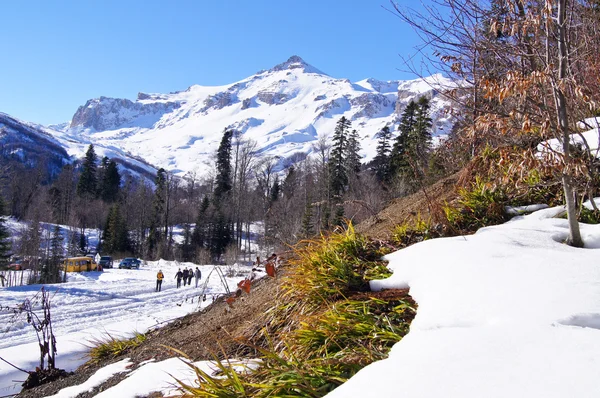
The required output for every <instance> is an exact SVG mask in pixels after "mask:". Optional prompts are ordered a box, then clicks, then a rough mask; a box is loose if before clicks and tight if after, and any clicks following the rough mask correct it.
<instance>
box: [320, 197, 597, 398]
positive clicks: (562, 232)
mask: <svg viewBox="0 0 600 398" xmlns="http://www.w3.org/2000/svg"><path fill="white" fill-rule="evenodd" d="M561 212H563V209H562V208H551V209H545V210H539V211H537V212H535V213H533V214H531V215H528V216H521V217H516V218H514V219H513V220H511V221H510V222H508V223H506V224H503V225H499V226H494V227H488V228H483V229H481V230H479V231H478V232H477V233H476V234H475V235H472V236H464V237H455V238H443V239H435V240H431V241H426V242H423V243H419V244H417V245H414V246H411V247H408V248H406V249H404V250H400V251H398V252H395V253H393V254H390V255H388V256H387V259H388V260H389V261H390V268H391V269H393V275H392V276H391V277H390V278H388V279H385V280H379V281H373V282H372V283H371V287H372V288H373V289H376V290H379V289H385V288H400V287H407V286H408V287H410V294H411V295H412V296H413V298H414V299H415V301H416V302H417V303H418V305H419V308H418V310H417V315H416V317H415V319H414V321H413V323H412V325H411V329H410V332H409V333H408V335H407V336H406V337H405V338H404V339H403V340H402V341H400V342H399V343H397V344H396V345H395V346H394V347H393V348H392V351H391V353H390V356H389V358H388V359H386V360H383V361H379V362H375V363H373V364H372V365H370V366H367V367H366V368H364V369H362V370H361V371H360V372H359V373H358V374H357V375H356V376H355V377H353V378H352V379H350V380H349V381H348V382H347V383H345V384H344V385H342V386H341V387H340V388H338V389H336V390H335V391H333V392H332V393H330V394H329V395H328V397H333V398H337V397H344V398H348V397H384V396H394V397H411V398H412V397H441V396H444V397H462V398H465V397H466V398H469V397H546V398H547V397H557V398H558V397H597V396H599V395H600V379H599V378H598V374H597V373H598V372H597V370H598V366H599V365H600V330H598V329H599V328H600V264H599V260H598V258H599V257H598V255H599V252H598V251H597V250H594V248H598V247H600V225H585V224H581V227H582V233H583V236H584V240H585V242H586V248H585V249H577V248H573V247H570V246H567V245H565V244H563V243H562V242H563V241H564V240H565V239H566V237H567V236H568V225H567V221H566V220H564V219H556V218H552V217H554V216H555V215H557V214H559V213H561Z"/></svg>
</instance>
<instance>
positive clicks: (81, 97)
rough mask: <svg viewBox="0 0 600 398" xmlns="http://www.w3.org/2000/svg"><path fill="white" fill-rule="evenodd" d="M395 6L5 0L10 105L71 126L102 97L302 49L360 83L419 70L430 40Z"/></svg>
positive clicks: (251, 67) (331, 0)
mask: <svg viewBox="0 0 600 398" xmlns="http://www.w3.org/2000/svg"><path fill="white" fill-rule="evenodd" d="M399 3H401V4H407V5H411V4H414V3H415V1H411V0H399ZM383 7H386V8H390V4H389V2H388V0H295V1H293V0H253V1H250V0H247V1H242V0H239V1H229V0H190V1H175V0H170V1H167V0H164V1H155V0H144V1H134V0H117V1H113V0H98V1H94V0H90V1H87V0H78V1H67V0H57V1H47V0H44V1H28V0H19V1H3V2H2V3H1V4H0V12H1V13H2V22H1V23H0V37H1V38H2V40H1V43H2V44H1V49H2V50H1V51H2V53H1V54H2V57H1V61H0V112H5V113H8V114H9V115H12V116H14V117H17V118H20V119H22V120H25V121H29V122H34V123H40V124H51V123H60V122H64V121H68V120H70V119H71V117H72V116H73V114H74V113H75V111H76V110H77V107H78V106H80V105H82V104H84V103H85V101H87V100H88V99H90V98H96V97H99V96H101V95H104V96H108V97H118V98H129V99H135V98H136V95H137V93H138V92H140V91H141V92H170V91H179V90H185V89H186V88H187V87H189V86H191V85H192V84H200V85H221V84H227V83H233V82H235V81H237V80H241V79H243V78H245V77H248V76H250V75H252V74H254V73H256V72H257V71H259V70H261V69H269V68H270V67H272V66H274V65H276V64H278V63H281V62H284V61H285V60H287V58H289V57H290V56H291V55H299V56H301V57H302V58H303V59H304V60H305V61H306V62H308V63H309V64H311V65H313V66H315V67H316V68H318V69H320V70H322V71H324V72H326V73H328V74H329V75H331V76H334V77H338V78H348V79H350V80H352V81H357V80H361V79H364V78H367V77H373V78H376V79H380V80H396V79H410V78H414V77H415V76H414V75H411V74H409V73H407V72H403V70H405V69H406V68H405V67H403V65H402V61H401V58H400V57H399V54H403V55H410V54H411V53H413V52H414V47H415V45H417V44H418V39H417V38H416V36H415V35H414V33H413V32H412V30H411V28H410V27H408V26H406V25H403V24H402V23H401V21H400V20H399V19H398V18H397V17H395V16H394V15H392V14H391V13H389V12H388V11H386V10H385V9H384V8H383ZM399 69H400V70H399Z"/></svg>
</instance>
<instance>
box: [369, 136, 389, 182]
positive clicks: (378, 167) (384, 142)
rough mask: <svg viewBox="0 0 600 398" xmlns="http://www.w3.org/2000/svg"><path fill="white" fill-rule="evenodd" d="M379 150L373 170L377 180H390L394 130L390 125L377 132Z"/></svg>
mask: <svg viewBox="0 0 600 398" xmlns="http://www.w3.org/2000/svg"><path fill="white" fill-rule="evenodd" d="M377 137H378V141H377V152H376V155H375V158H373V171H374V172H375V176H376V177H377V180H379V181H380V182H389V180H390V150H391V146H390V139H391V138H392V131H391V130H390V128H389V127H388V126H385V127H384V128H382V129H381V130H380V131H379V133H377Z"/></svg>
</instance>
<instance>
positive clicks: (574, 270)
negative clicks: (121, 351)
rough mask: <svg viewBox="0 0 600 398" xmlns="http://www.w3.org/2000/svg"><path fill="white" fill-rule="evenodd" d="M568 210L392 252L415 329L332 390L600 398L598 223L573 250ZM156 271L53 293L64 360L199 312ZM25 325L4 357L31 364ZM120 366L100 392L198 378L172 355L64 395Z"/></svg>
mask: <svg viewBox="0 0 600 398" xmlns="http://www.w3.org/2000/svg"><path fill="white" fill-rule="evenodd" d="M560 212H562V209H558V208H550V209H541V210H538V211H536V212H535V213H533V214H531V215H528V216H518V217H515V218H514V219H513V220H511V221H510V222H508V223H506V224H504V225H500V226H495V227H489V228H483V229H481V230H480V231H478V233H477V234H475V235H471V236H464V237H456V238H443V239H435V240H430V241H426V242H422V243H419V244H416V245H413V246H411V247H409V248H406V249H404V250H401V251H398V252H396V253H393V254H391V255H389V256H388V259H389V261H390V267H391V268H392V269H393V271H394V273H393V275H392V276H391V277H390V278H388V279H386V280H380V281H373V282H372V287H373V288H374V289H383V288H403V287H410V293H411V295H412V296H413V298H414V299H415V300H416V301H417V303H418V304H419V308H418V312H417V316H416V318H415V319H414V321H413V323H412V325H411V330H410V333H409V334H408V335H407V336H406V337H405V338H404V339H403V340H402V341H400V342H399V343H397V344H396V345H395V346H394V347H393V349H392V351H391V353H390V356H389V358H388V359H386V360H383V361H379V362H375V363H373V364H372V365H370V366H367V367H366V368H364V369H363V370H361V371H360V372H359V373H358V374H357V375H356V376H355V377H353V378H352V379H351V380H350V381H348V382H347V383H346V384H344V385H342V386H341V387H339V388H338V389H336V390H335V391H333V392H332V393H330V394H329V395H328V397H329V398H332V397H333V398H338V397H342V398H352V397H361V398H363V397H411V398H413V397H436V398H437V397H457V398H458V397H460V398H470V397H473V398H475V397H477V398H479V397H486V398H489V397H545V398H548V397H556V398H558V397H561V398H562V397H598V396H600V378H598V369H599V367H600V265H599V260H598V259H599V252H598V250H597V249H600V225H584V224H582V235H583V238H584V240H585V242H586V248H584V249H577V248H573V247H569V246H566V245H565V244H563V243H562V242H563V241H564V240H565V238H566V237H567V235H568V226H567V221H566V220H564V219H559V218H554V216H556V215H557V214H558V213H560ZM157 267H158V266H157V265H153V266H152V267H151V268H150V269H142V270H140V271H139V272H138V271H135V270H132V271H118V270H110V271H108V272H106V273H104V274H102V275H100V274H93V273H92V274H88V275H76V276H74V277H73V278H72V279H71V281H70V282H69V283H68V284H67V285H64V289H61V291H62V292H61V291H59V292H58V293H57V296H56V298H55V300H56V304H57V306H58V308H62V309H63V310H64V311H65V312H66V313H68V314H70V315H69V316H68V317H65V318H63V319H62V320H61V322H60V326H58V328H59V329H60V331H61V333H60V335H59V336H60V337H59V350H60V351H59V353H60V355H61V356H60V357H59V361H62V363H61V366H65V365H64V364H65V363H67V365H68V366H67V367H71V368H72V367H74V366H75V365H76V364H77V363H81V361H82V360H81V355H82V354H83V352H84V351H85V343H84V341H85V338H84V336H85V334H86V333H87V332H88V331H91V332H92V333H102V331H103V330H110V331H111V332H113V331H114V332H117V331H118V332H131V331H133V330H136V329H137V330H140V331H142V330H144V329H145V328H147V327H149V326H152V325H153V324H156V322H159V321H160V320H162V319H170V318H172V317H174V316H179V315H182V314H183V313H185V312H187V311H189V310H191V309H193V308H195V306H196V303H195V302H194V303H189V299H190V298H191V297H192V296H193V294H192V290H193V289H186V290H181V289H180V290H177V289H175V288H174V287H173V282H172V281H169V280H167V282H166V283H167V284H166V286H165V288H166V289H165V291H164V292H163V293H161V294H157V293H154V292H152V289H153V279H154V273H155V271H156V268H157ZM165 268H166V266H163V270H165ZM174 268H175V267H173V266H171V268H170V269H167V270H166V271H167V277H169V275H172V274H174ZM204 272H206V268H205V267H204ZM169 282H170V284H169ZM215 282H217V281H216V280H215ZM231 282H235V281H234V280H232V281H231ZM211 286H214V289H215V290H217V289H218V288H219V287H218V283H215V284H214V285H213V283H212V282H211ZM27 289H30V290H29V292H27ZM27 289H26V288H23V289H11V290H8V289H4V290H2V291H0V300H1V301H2V304H5V303H4V301H5V299H6V300H8V299H9V298H10V300H12V302H17V301H18V300H19V299H22V298H23V297H25V296H26V295H27V293H29V294H31V293H33V288H27ZM186 298H188V302H185V299H186ZM173 303H182V306H181V307H179V306H174V305H173ZM68 311H70V312H68ZM60 312H61V311H59V310H58V309H57V310H56V313H57V316H58V313H60ZM71 318H73V319H71ZM57 319H58V318H57ZM77 319H79V321H77ZM57 322H58V321H57ZM82 329H83V330H82ZM25 330H26V329H25V328H24V326H23V327H22V328H21V329H20V331H15V332H7V333H6V334H5V335H6V338H5V339H2V341H0V347H1V348H2V349H1V350H0V355H2V356H7V357H9V358H10V359H12V360H15V361H20V362H19V363H25V364H33V363H35V357H36V355H35V347H34V344H32V342H34V341H35V340H34V338H33V336H32V335H31V334H30V333H29V334H28V333H26V332H25ZM23 334H24V335H23ZM15 344H20V345H18V346H16V347H15V346H14V345H15ZM19 358H28V359H27V360H25V359H19ZM199 365H200V366H202V367H203V368H205V369H208V367H209V366H210V364H208V363H201V364H199ZM1 369H2V379H1V380H2V383H3V384H2V385H3V386H5V388H4V390H2V391H0V395H2V393H4V394H6V393H8V392H10V390H9V389H7V388H6V386H7V385H9V384H10V383H9V382H8V381H9V380H11V378H20V377H22V376H21V375H18V374H13V373H11V372H10V369H8V370H7V368H6V367H2V368H1ZM116 372H130V376H128V377H127V378H126V379H125V380H124V381H122V382H121V383H119V384H118V385H116V386H114V387H112V388H110V389H108V390H106V391H105V392H103V393H102V394H101V395H100V396H106V397H117V396H118V397H122V398H127V397H132V398H133V397H135V396H136V395H145V394H147V393H149V392H150V391H153V390H160V391H163V393H165V394H166V395H168V394H169V393H170V392H173V391H174V390H173V379H172V378H171V375H173V376H176V377H178V378H183V379H185V380H188V381H191V380H193V378H194V377H193V374H192V373H190V371H189V369H188V368H187V366H185V365H184V364H183V363H182V362H181V361H179V360H178V359H176V358H173V359H170V360H168V361H163V362H158V363H157V362H149V363H148V364H146V365H145V366H142V367H140V368H138V369H136V370H134V371H130V370H129V369H127V368H126V362H123V363H119V364H114V365H111V366H109V367H107V368H105V369H102V370H100V371H98V373H97V374H96V375H94V376H93V377H92V378H90V379H89V380H88V381H87V382H86V383H84V384H82V385H80V386H74V387H73V388H72V389H71V390H69V391H67V390H63V391H61V393H60V394H59V395H57V396H60V397H62V398H65V397H74V396H75V395H76V393H77V392H78V391H85V390H88V389H90V388H92V387H93V385H97V384H99V383H100V382H101V380H103V379H106V378H107V377H109V376H110V375H111V374H114V373H116ZM140 380H144V382H140ZM150 381H152V382H150Z"/></svg>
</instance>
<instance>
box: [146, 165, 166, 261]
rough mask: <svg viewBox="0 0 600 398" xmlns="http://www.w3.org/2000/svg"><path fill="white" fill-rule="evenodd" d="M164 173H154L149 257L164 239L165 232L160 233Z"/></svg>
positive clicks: (162, 171) (163, 200) (163, 203)
mask: <svg viewBox="0 0 600 398" xmlns="http://www.w3.org/2000/svg"><path fill="white" fill-rule="evenodd" d="M166 173H167V172H166V171H165V169H163V168H160V169H159V170H158V172H157V173H156V178H155V180H154V184H155V186H156V189H155V191H154V201H153V203H152V215H151V217H150V230H149V232H148V250H149V251H150V256H154V255H155V254H156V253H155V251H156V249H157V247H159V244H161V243H162V241H163V239H166V233H167V231H165V232H164V234H163V233H161V225H162V221H163V216H164V211H165V204H166V202H165V189H166V183H167V182H166Z"/></svg>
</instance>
